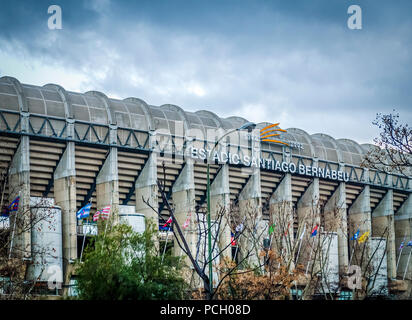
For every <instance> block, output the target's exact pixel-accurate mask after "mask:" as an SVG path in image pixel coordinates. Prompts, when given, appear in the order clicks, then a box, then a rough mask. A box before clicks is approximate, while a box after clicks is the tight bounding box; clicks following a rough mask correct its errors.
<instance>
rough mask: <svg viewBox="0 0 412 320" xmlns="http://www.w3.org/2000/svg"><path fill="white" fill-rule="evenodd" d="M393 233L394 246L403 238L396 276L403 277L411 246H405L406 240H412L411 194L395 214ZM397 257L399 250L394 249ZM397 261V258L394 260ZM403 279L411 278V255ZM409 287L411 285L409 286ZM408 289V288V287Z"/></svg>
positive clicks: (397, 246) (398, 244) (397, 245)
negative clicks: (394, 237) (394, 235)
mask: <svg viewBox="0 0 412 320" xmlns="http://www.w3.org/2000/svg"><path fill="white" fill-rule="evenodd" d="M394 224H395V234H396V248H399V247H400V244H401V242H402V241H403V240H404V239H405V243H404V248H403V250H402V254H401V257H400V260H399V265H398V270H397V276H398V278H400V279H403V276H404V274H405V269H406V265H407V262H408V256H409V253H410V252H411V250H412V247H407V246H406V244H407V243H408V241H410V240H412V194H411V193H410V194H409V197H408V198H407V199H406V200H405V202H404V203H403V204H402V206H401V207H400V208H399V209H398V211H397V212H396V214H395V223H394ZM396 254H397V257H396V259H398V258H399V254H400V250H396ZM396 261H397V260H396ZM405 280H412V257H411V259H410V261H409V266H408V269H407V271H406V275H405ZM409 287H411V285H410V286H409ZM409 290H410V289H409Z"/></svg>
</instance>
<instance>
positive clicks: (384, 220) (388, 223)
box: [372, 189, 396, 279]
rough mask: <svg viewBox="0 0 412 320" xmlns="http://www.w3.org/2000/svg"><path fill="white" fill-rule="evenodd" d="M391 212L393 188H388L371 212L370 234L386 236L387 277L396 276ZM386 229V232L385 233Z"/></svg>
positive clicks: (393, 229) (392, 277)
mask: <svg viewBox="0 0 412 320" xmlns="http://www.w3.org/2000/svg"><path fill="white" fill-rule="evenodd" d="M394 220H395V219H394V212H393V190H392V189H389V190H388V191H387V192H386V194H385V196H384V197H383V199H382V200H381V201H380V203H379V204H378V206H377V207H376V208H375V209H374V210H373V212H372V236H373V237H381V238H386V236H387V242H386V258H387V267H388V277H389V278H390V279H395V278H396V244H395V221H394ZM385 229H387V233H385Z"/></svg>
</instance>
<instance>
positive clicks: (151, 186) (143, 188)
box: [135, 152, 159, 231]
mask: <svg viewBox="0 0 412 320" xmlns="http://www.w3.org/2000/svg"><path fill="white" fill-rule="evenodd" d="M135 192H136V212H138V213H142V214H144V216H145V218H146V220H147V221H148V220H151V221H152V222H153V224H154V225H155V227H156V230H157V231H158V229H159V228H158V225H159V217H158V215H157V213H156V212H155V211H153V209H152V208H150V207H149V206H148V205H147V204H146V203H145V202H144V201H143V199H144V200H145V201H147V202H148V203H149V204H150V205H151V206H152V207H153V208H154V209H155V210H157V209H158V207H159V203H158V187H157V154H156V153H155V152H152V153H151V154H150V156H149V158H148V159H147V161H146V164H145V166H144V167H143V169H142V171H141V172H140V174H139V177H138V178H137V180H136V185H135Z"/></svg>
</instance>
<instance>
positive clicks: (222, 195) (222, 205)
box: [210, 164, 232, 259]
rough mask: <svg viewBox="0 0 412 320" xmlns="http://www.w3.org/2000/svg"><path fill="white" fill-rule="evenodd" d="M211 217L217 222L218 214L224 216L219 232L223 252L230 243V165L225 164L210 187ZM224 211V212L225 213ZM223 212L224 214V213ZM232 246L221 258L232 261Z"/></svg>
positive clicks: (220, 246) (220, 247)
mask: <svg viewBox="0 0 412 320" xmlns="http://www.w3.org/2000/svg"><path fill="white" fill-rule="evenodd" d="M210 198H211V199H210V215H211V219H212V220H214V221H215V220H216V216H217V215H218V214H222V213H223V216H222V218H221V224H220V232H219V251H220V250H223V248H225V247H226V246H227V245H228V244H229V243H230V231H231V230H230V217H229V211H230V189H229V165H228V164H223V165H222V168H221V169H220V171H219V173H218V174H217V176H216V177H215V179H214V180H213V183H212V185H211V187H210ZM223 210H224V211H223ZM222 211H223V212H222ZM231 250H232V249H231V246H230V245H229V247H227V248H226V249H225V250H224V251H223V252H222V254H221V257H222V258H223V257H224V258H227V259H231V258H232V251H231Z"/></svg>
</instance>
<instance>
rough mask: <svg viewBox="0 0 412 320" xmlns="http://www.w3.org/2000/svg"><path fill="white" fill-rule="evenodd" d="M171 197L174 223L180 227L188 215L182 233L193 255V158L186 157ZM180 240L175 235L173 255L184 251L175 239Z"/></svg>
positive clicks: (194, 228)
mask: <svg viewBox="0 0 412 320" xmlns="http://www.w3.org/2000/svg"><path fill="white" fill-rule="evenodd" d="M172 199H173V206H174V210H175V211H174V215H175V221H174V222H173V223H174V224H176V223H177V224H179V226H180V228H182V226H183V224H184V222H185V221H186V219H187V218H188V217H189V215H190V223H189V226H188V227H187V228H186V229H184V230H183V229H182V232H183V233H184V236H185V239H186V241H187V244H188V246H189V248H190V251H191V252H192V255H193V256H196V245H197V240H198V239H197V237H196V232H197V223H196V213H195V210H196V198H195V182H194V166H193V160H192V159H187V162H186V164H185V166H184V167H183V170H182V171H181V172H180V175H179V176H178V178H177V179H176V181H175V183H174V184H173V187H172ZM178 239H179V240H180V238H179V236H178V235H176V237H175V239H174V245H173V255H175V256H178V257H179V256H184V253H183V252H182V250H181V249H180V247H179V245H178V243H177V240H178ZM186 260H187V265H190V262H189V259H188V258H185V261H186Z"/></svg>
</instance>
